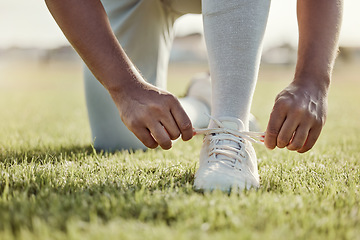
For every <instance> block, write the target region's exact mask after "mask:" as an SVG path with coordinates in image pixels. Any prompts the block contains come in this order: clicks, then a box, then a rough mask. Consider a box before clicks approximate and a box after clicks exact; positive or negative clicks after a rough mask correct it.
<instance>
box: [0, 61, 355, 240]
mask: <svg viewBox="0 0 360 240" xmlns="http://www.w3.org/2000/svg"><path fill="white" fill-rule="evenodd" d="M184 69H186V66H180V67H174V66H173V67H172V68H171V69H170V86H169V88H170V89H171V90H172V89H176V90H177V91H178V92H177V93H178V94H181V93H182V92H183V91H184V89H185V84H183V83H182V82H181V84H180V83H179V81H180V80H181V79H185V80H184V81H185V82H186V81H188V78H189V76H188V75H189V72H186V71H184ZM195 69H206V67H204V66H200V67H199V66H198V67H197V68H194V67H192V68H191V71H195ZM0 70H1V71H0V79H1V82H0V109H1V120H0V239H4V240H5V239H27V240H28V239H37V240H43V239H109V240H111V239H360V209H359V208H360V205H359V200H360V157H359V153H360V139H359V135H360V128H359V126H358V124H359V119H360V118H359V117H360V108H359V106H358V104H359V102H360V101H359V100H360V95H359V92H360V83H359V82H358V81H356V80H357V79H358V75H359V71H358V70H357V69H356V68H354V67H349V66H344V67H342V68H340V67H338V68H337V69H336V71H335V74H334V83H333V86H332V89H331V93H330V105H329V116H328V122H327V125H326V127H325V129H324V131H323V133H322V135H321V137H320V139H319V141H318V143H317V144H316V146H315V148H314V149H313V150H311V151H310V152H309V153H306V154H296V153H292V152H288V151H286V150H275V151H268V150H265V149H264V148H263V147H262V146H256V149H257V154H258V157H259V159H260V160H261V162H260V164H259V173H260V175H261V187H260V189H258V190H257V191H255V190H250V191H244V192H241V193H240V194H239V193H232V194H230V195H228V194H224V193H221V192H217V191H215V192H213V193H207V194H201V193H197V192H195V191H194V190H193V189H192V183H193V178H194V173H195V170H196V168H197V160H198V156H199V150H200V147H201V141H202V140H201V138H199V137H196V138H195V139H193V140H191V141H190V142H187V143H183V142H180V141H178V142H177V143H176V144H175V145H174V147H173V149H172V150H170V151H162V150H159V149H157V150H150V151H148V152H141V151H139V152H135V153H133V154H129V153H128V152H117V153H114V154H106V153H96V152H94V151H93V149H92V147H91V142H90V132H89V126H88V123H87V116H86V109H85V102H84V95H83V89H82V83H81V72H80V68H79V65H75V66H74V65H73V64H71V65H67V64H59V65H39V66H38V65H24V64H21V65H7V66H3V67H2V68H1V67H0ZM292 70H293V69H292V68H284V67H269V66H264V68H263V70H262V72H261V74H260V80H259V84H258V88H257V91H256V94H255V98H254V105H253V113H254V114H255V115H256V116H257V117H258V118H259V121H260V122H261V124H262V126H263V127H265V125H266V120H267V118H268V115H269V112H270V110H271V107H272V103H273V99H274V98H275V95H276V93H277V92H278V91H280V90H281V89H282V88H283V87H284V86H286V84H287V83H288V82H289V81H290V80H291V76H292ZM186 74H187V75H186ZM178 79H179V80H178ZM180 85H181V86H182V87H181V88H180V89H179V88H178V86H180Z"/></svg>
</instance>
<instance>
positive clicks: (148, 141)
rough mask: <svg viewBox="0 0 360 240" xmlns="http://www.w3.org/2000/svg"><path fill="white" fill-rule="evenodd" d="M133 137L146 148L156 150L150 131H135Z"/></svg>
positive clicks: (155, 143) (143, 129)
mask: <svg viewBox="0 0 360 240" xmlns="http://www.w3.org/2000/svg"><path fill="white" fill-rule="evenodd" d="M133 133H134V134H135V136H136V137H137V138H138V139H139V140H140V141H141V142H142V143H143V144H144V145H145V146H146V147H148V148H152V149H154V148H156V147H157V146H158V143H157V142H156V141H155V139H154V138H153V137H152V136H151V134H150V131H149V130H148V129H147V128H139V129H137V130H136V131H133Z"/></svg>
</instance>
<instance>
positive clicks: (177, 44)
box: [0, 0, 360, 141]
mask: <svg viewBox="0 0 360 240" xmlns="http://www.w3.org/2000/svg"><path fill="white" fill-rule="evenodd" d="M359 11H360V1H359V0H345V7H344V21H343V27H342V31H341V37H340V53H339V57H338V59H337V62H336V66H335V71H334V82H339V83H347V88H346V89H348V90H349V89H353V90H354V91H355V89H359V76H360V70H359V66H360V31H359V29H360V16H359ZM176 31H177V34H176V36H177V37H176V39H175V41H174V44H173V49H172V53H171V59H170V67H169V84H168V87H169V90H170V91H171V92H173V93H175V94H177V95H182V94H184V92H185V90H186V86H187V83H188V81H189V80H190V78H191V77H192V76H193V75H194V74H195V73H197V72H201V71H207V70H208V66H207V54H206V47H205V44H204V39H203V34H202V33H203V29H202V18H201V15H186V16H183V17H182V18H181V19H179V20H178V22H177V23H176ZM297 38H298V33H297V22H296V0H273V1H272V5H271V10H270V16H269V21H268V26H267V30H266V35H265V40H264V50H263V55H262V63H261V65H262V66H261V70H260V74H259V84H258V88H257V90H256V92H255V98H254V102H255V107H253V113H254V114H255V115H256V116H259V117H260V121H262V124H263V126H265V124H266V119H267V115H268V113H269V112H270V110H271V107H272V103H273V99H274V98H275V95H276V93H277V92H279V91H280V90H281V89H282V88H283V87H284V86H285V85H286V84H288V83H289V81H290V80H291V79H292V76H293V73H294V64H295V61H296V51H297V49H296V46H297ZM338 86H339V85H337V87H338ZM269 89H271V91H269ZM266 94H269V96H266ZM344 96H346V95H344ZM358 96H359V95H358V94H354V98H353V100H352V101H351V102H353V101H354V99H355V98H356V100H355V101H358V100H359V97H358ZM70 105H71V106H72V110H71V111H70V110H69V106H70ZM54 106H56V107H57V108H58V109H59V111H61V112H62V114H61V115H57V116H50V115H49V119H52V120H49V121H56V120H59V119H62V118H63V119H64V120H66V116H65V112H68V114H73V115H72V116H69V118H71V119H74V118H76V119H86V108H85V101H84V92H83V86H82V63H81V60H80V58H79V57H78V56H77V54H76V53H75V51H74V50H73V49H72V48H71V46H70V45H69V44H68V42H67V40H66V39H65V37H64V36H63V34H62V32H61V31H60V29H59V28H58V26H57V25H56V23H55V21H54V20H53V18H52V17H51V15H50V13H49V11H48V10H47V8H46V5H45V3H44V1H38V0H17V1H13V0H0V108H1V109H2V111H1V117H2V121H0V131H5V129H8V130H9V129H11V128H12V129H13V131H11V134H13V133H14V131H15V129H17V130H16V131H17V132H19V130H18V129H19V128H20V127H19V126H21V124H23V123H22V122H21V120H22V119H23V117H24V116H25V115H24V114H26V117H28V118H30V117H32V118H34V117H35V116H33V111H37V109H39V108H40V107H42V108H43V109H46V108H49V109H51V108H53V107H54ZM257 106H261V108H259V107H257ZM25 108H26V109H27V111H23V110H24V109H25ZM19 109H21V111H22V112H21V111H20V112H19ZM48 112H50V111H48ZM21 114H23V115H21ZM39 114H43V115H42V117H44V112H41V113H40V112H39ZM350 114H351V113H350ZM357 117H359V116H357ZM17 118H19V121H17V123H15V122H16V121H15V120H14V119H17ZM33 120H34V121H35V122H39V123H40V121H38V120H37V119H33ZM71 121H72V122H73V120H71ZM10 123H11V124H13V127H11V124H10ZM74 124H75V123H74ZM79 124H82V125H83V124H88V123H87V121H86V120H84V121H82V120H81V123H79ZM77 126H78V125H77ZM63 127H64V125H59V134H61V133H62V129H63ZM67 127H68V128H71V125H67ZM24 128H25V125H24ZM44 128H45V126H44ZM73 128H74V129H75V128H76V125H74V126H73ZM5 132H6V131H5ZM44 132H46V129H44ZM4 134H6V133H4ZM77 134H79V133H77ZM89 135H90V134H89V132H86V133H84V138H83V139H86V140H84V141H88V139H89V138H90V137H89ZM78 137H79V135H76V136H75V135H74V138H78ZM19 139H20V138H19ZM19 139H18V140H19ZM64 141H66V140H64Z"/></svg>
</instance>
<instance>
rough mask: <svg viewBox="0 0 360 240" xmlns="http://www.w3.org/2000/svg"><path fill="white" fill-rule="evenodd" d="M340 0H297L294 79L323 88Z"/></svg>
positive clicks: (338, 23)
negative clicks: (297, 28)
mask: <svg viewBox="0 0 360 240" xmlns="http://www.w3.org/2000/svg"><path fill="white" fill-rule="evenodd" d="M342 9H343V0H298V3H297V15H298V25H299V49H298V60H297V65H296V72H295V80H294V81H295V82H296V81H302V82H304V81H311V83H310V84H312V85H317V86H318V87H320V88H325V89H327V88H328V86H329V84H330V79H331V72H332V69H333V65H334V61H335V58H336V53H337V46H338V38H339V31H340V26H341V19H342Z"/></svg>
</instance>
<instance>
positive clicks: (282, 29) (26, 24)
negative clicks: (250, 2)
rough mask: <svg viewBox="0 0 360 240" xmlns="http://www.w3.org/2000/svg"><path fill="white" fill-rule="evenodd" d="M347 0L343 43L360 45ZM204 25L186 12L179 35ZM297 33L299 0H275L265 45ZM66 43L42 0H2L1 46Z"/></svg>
mask: <svg viewBox="0 0 360 240" xmlns="http://www.w3.org/2000/svg"><path fill="white" fill-rule="evenodd" d="M119 1H121V0H119ZM344 2H345V7H344V21H343V27H342V31H341V35H340V45H342V46H358V47H360V31H359V29H360V14H359V10H360V0H344ZM201 29H202V20H201V16H200V15H186V16H184V17H182V18H181V19H180V20H179V22H178V23H177V32H178V34H179V35H184V34H186V33H190V32H193V31H201ZM297 37H298V34H297V23H296V0H272V3H271V9H270V16H269V21H268V26H267V30H266V34H265V42H264V45H265V48H266V47H271V46H275V45H281V44H283V43H290V44H292V45H296V43H297ZM64 44H68V43H67V40H66V39H65V37H64V36H63V34H62V32H61V31H60V29H59V28H58V27H57V25H56V23H55V21H54V20H53V19H52V17H51V15H50V13H49V11H48V10H47V8H46V6H45V2H44V1H43V0H42V1H41V0H16V1H14V0H0V48H7V47H12V46H20V47H45V48H53V47H57V46H61V45H64Z"/></svg>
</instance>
